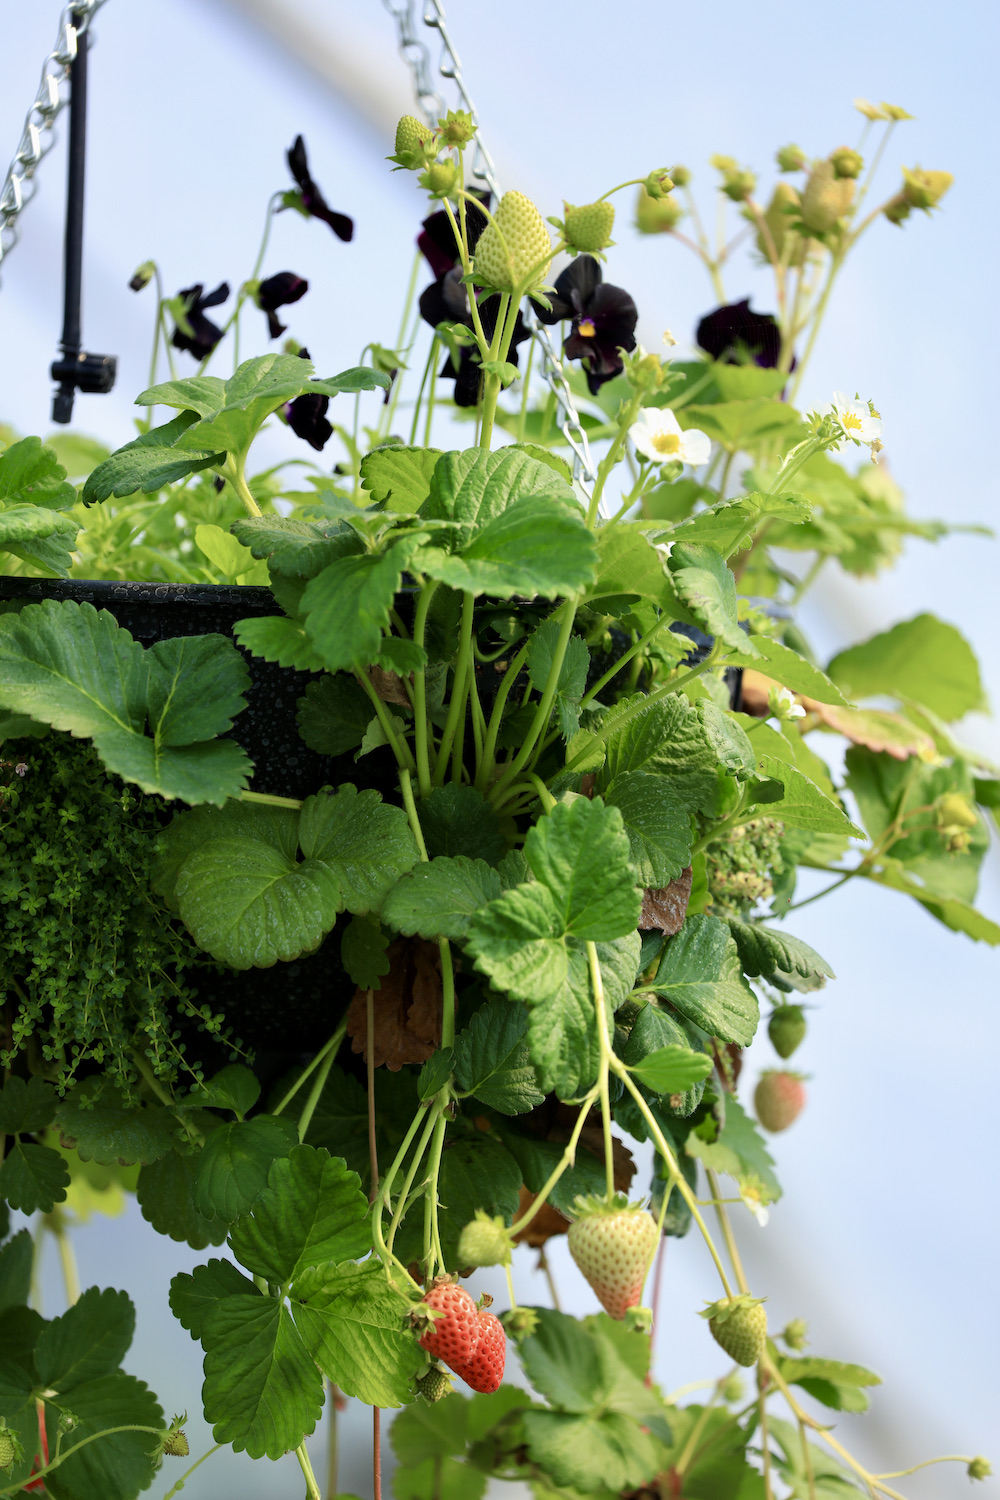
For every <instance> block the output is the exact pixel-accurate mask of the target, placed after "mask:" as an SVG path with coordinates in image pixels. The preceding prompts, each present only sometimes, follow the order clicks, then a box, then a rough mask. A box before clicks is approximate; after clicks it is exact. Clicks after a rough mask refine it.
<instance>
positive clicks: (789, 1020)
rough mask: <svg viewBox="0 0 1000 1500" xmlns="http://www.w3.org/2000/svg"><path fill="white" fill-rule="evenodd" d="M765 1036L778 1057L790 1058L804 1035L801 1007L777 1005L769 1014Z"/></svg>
mask: <svg viewBox="0 0 1000 1500" xmlns="http://www.w3.org/2000/svg"><path fill="white" fill-rule="evenodd" d="M767 1034H768V1036H769V1037H770V1038H771V1046H772V1047H773V1048H774V1050H775V1052H777V1054H778V1056H779V1057H791V1055H792V1053H793V1052H794V1051H795V1049H796V1047H797V1046H798V1045H799V1043H800V1042H801V1041H802V1038H803V1037H804V1036H805V1034H806V1018H805V1016H804V1015H803V1013H802V1007H801V1005H779V1006H778V1009H777V1010H774V1011H772V1012H771V1019H770V1020H769V1021H768V1023H767Z"/></svg>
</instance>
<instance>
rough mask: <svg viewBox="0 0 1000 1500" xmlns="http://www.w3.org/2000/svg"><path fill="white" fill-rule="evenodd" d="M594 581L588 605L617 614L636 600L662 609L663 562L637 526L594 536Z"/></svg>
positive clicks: (605, 530)
mask: <svg viewBox="0 0 1000 1500" xmlns="http://www.w3.org/2000/svg"><path fill="white" fill-rule="evenodd" d="M597 557H598V563H597V578H596V580H595V582H594V583H593V584H592V585H591V587H590V589H589V590H588V602H590V601H594V600H597V601H599V603H598V604H597V606H596V607H597V608H598V609H602V610H607V611H608V612H609V613H617V612H618V610H619V609H620V608H623V607H624V606H626V605H627V603H628V601H629V600H631V599H635V598H636V597H637V596H638V597H639V598H641V599H649V600H651V601H652V603H653V604H660V605H662V604H663V603H664V602H665V600H666V598H667V597H668V594H669V586H668V584H667V579H666V575H665V573H664V562H663V558H662V557H661V556H660V554H659V552H657V550H656V548H655V547H654V545H653V544H652V542H651V541H650V540H649V538H648V537H647V536H645V534H644V533H643V532H642V531H641V530H640V529H639V527H638V526H635V525H630V524H629V523H628V522H625V523H619V524H618V525H617V526H615V527H613V528H612V529H610V530H609V529H608V528H606V527H605V528H602V530H600V531H599V532H598V533H597Z"/></svg>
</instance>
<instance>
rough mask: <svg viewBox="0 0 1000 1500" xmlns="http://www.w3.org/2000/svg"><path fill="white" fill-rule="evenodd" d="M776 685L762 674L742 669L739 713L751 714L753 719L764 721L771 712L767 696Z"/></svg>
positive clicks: (746, 668) (749, 668) (745, 668)
mask: <svg viewBox="0 0 1000 1500" xmlns="http://www.w3.org/2000/svg"><path fill="white" fill-rule="evenodd" d="M777 685H778V684H777V683H776V682H775V681H774V678H773V677H765V676H764V674H763V672H755V671H754V669H753V668H752V667H744V668H743V676H742V677H741V679H740V712H741V713H744V714H752V715H753V717H754V718H755V719H766V718H767V716H768V714H769V713H770V712H771V710H770V708H769V707H768V703H767V695H768V693H769V692H770V691H771V689H772V688H773V687H777Z"/></svg>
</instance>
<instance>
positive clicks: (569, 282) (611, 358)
mask: <svg viewBox="0 0 1000 1500" xmlns="http://www.w3.org/2000/svg"><path fill="white" fill-rule="evenodd" d="M550 300H551V303H552V306H551V308H550V309H548V310H547V311H546V309H545V308H543V307H538V306H536V308H535V312H536V314H537V316H538V319H539V321H540V322H542V323H559V322H562V320H563V319H564V318H571V319H572V325H573V326H572V328H571V329H570V334H569V338H568V339H567V340H566V343H565V346H564V353H565V355H566V357H567V359H579V360H582V362H583V368H584V370H585V372H586V375H587V387H588V389H589V391H590V394H591V395H592V396H596V394H597V392H598V391H599V390H600V388H601V386H602V385H603V384H604V382H605V381H606V380H612V379H614V377H615V376H616V375H620V374H621V372H622V369H623V368H624V366H623V364H622V356H621V351H622V350H623V349H624V350H625V351H626V352H629V351H630V350H632V349H634V348H635V325H636V323H637V322H638V320H639V313H638V310H637V308H636V305H635V303H634V302H633V301H632V298H631V297H630V296H629V294H628V292H626V291H623V290H622V288H621V287H620V286H609V285H608V284H607V283H606V282H605V281H604V279H603V272H602V271H601V266H600V262H599V261H596V260H595V259H594V257H593V256H592V255H578V256H577V258H576V260H574V261H573V263H572V265H570V266H567V267H566V270H565V271H563V272H562V274H561V275H560V276H559V277H558V278H557V280H556V285H555V295H554V296H553V297H551V299H550Z"/></svg>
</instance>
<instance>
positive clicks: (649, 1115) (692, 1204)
mask: <svg viewBox="0 0 1000 1500" xmlns="http://www.w3.org/2000/svg"><path fill="white" fill-rule="evenodd" d="M608 1065H609V1067H610V1068H611V1071H612V1072H613V1073H616V1074H617V1075H618V1077H619V1078H620V1079H621V1080H622V1082H623V1083H624V1085H625V1087H626V1088H627V1089H628V1091H629V1093H630V1094H631V1095H632V1098H633V1099H634V1100H635V1102H636V1104H637V1105H638V1107H639V1113H640V1114H641V1115H642V1117H643V1119H644V1120H645V1122H646V1129H647V1130H648V1131H649V1133H650V1135H651V1136H652V1138H653V1141H654V1143H655V1145H656V1148H657V1150H658V1151H659V1153H660V1155H661V1156H662V1157H663V1160H664V1161H665V1162H666V1164H667V1167H668V1169H669V1171H670V1172H671V1174H672V1175H673V1176H674V1177H676V1179H677V1187H678V1190H679V1191H680V1195H681V1197H682V1198H683V1199H684V1202H685V1203H686V1204H687V1206H688V1208H689V1209H690V1210H691V1217H692V1218H693V1219H694V1221H695V1223H696V1224H697V1226H698V1228H699V1230H700V1231H701V1237H702V1239H703V1240H704V1241H705V1244H706V1245H707V1246H708V1252H709V1254H710V1255H711V1257H712V1260H713V1261H714V1262H715V1269H716V1270H717V1271H718V1273H719V1280H720V1281H721V1282H722V1286H723V1290H724V1291H725V1293H726V1296H727V1297H728V1298H729V1300H730V1301H732V1297H733V1292H732V1288H731V1287H730V1285H729V1278H728V1277H727V1275H726V1268H725V1266H724V1265H723V1264H722V1260H721V1258H720V1256H719V1252H718V1250H716V1248H715V1242H714V1241H713V1239H712V1236H711V1235H710V1234H709V1232H708V1226H707V1224H706V1223H705V1220H704V1219H703V1218H702V1213H701V1209H700V1208H699V1207H698V1202H697V1199H696V1198H695V1196H694V1193H692V1191H691V1189H690V1188H689V1187H688V1185H687V1183H686V1181H685V1180H684V1178H683V1177H682V1176H681V1171H680V1168H679V1167H678V1165H677V1158H676V1157H675V1155H674V1153H673V1151H672V1150H671V1149H670V1147H669V1146H668V1145H667V1140H666V1137H665V1136H664V1134H663V1131H662V1130H661V1129H660V1127H659V1125H658V1124H657V1122H656V1117H655V1116H654V1114H653V1112H652V1110H651V1109H650V1107H649V1105H648V1104H647V1103H646V1101H645V1099H644V1098H643V1097H642V1094H641V1093H640V1092H639V1090H638V1088H637V1087H636V1085H635V1084H634V1083H633V1082H632V1078H631V1076H630V1074H629V1070H628V1068H627V1067H626V1066H625V1064H624V1063H623V1062H620V1061H619V1059H618V1058H617V1057H616V1056H615V1055H614V1053H613V1052H612V1053H611V1056H610V1057H609V1059H608Z"/></svg>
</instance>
